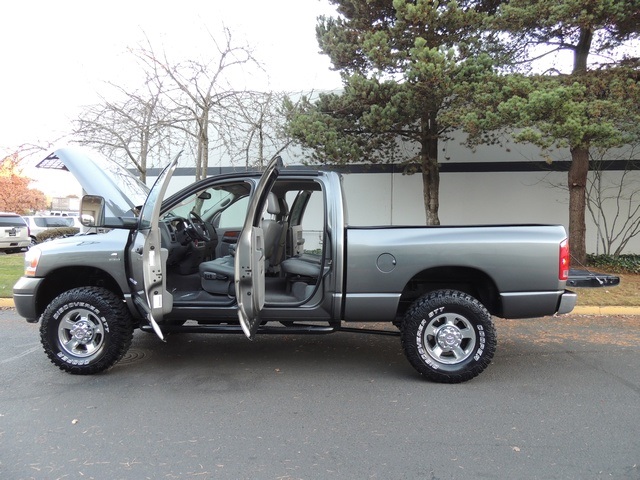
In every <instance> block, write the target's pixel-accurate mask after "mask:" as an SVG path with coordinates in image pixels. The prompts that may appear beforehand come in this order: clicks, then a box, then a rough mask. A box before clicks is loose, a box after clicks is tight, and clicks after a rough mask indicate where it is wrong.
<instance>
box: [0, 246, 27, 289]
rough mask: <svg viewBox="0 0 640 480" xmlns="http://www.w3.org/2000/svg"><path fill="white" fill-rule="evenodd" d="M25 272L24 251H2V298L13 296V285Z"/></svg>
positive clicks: (0, 255) (0, 259)
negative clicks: (8, 252) (6, 252)
mask: <svg viewBox="0 0 640 480" xmlns="http://www.w3.org/2000/svg"><path fill="white" fill-rule="evenodd" d="M22 272H24V253H11V254H4V253H0V298H10V297H11V296H12V293H13V292H12V290H13V285H14V284H15V283H16V282H17V281H18V279H19V278H20V277H21V276H22Z"/></svg>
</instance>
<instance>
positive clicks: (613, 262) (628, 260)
mask: <svg viewBox="0 0 640 480" xmlns="http://www.w3.org/2000/svg"><path fill="white" fill-rule="evenodd" d="M587 266H589V267H591V268H593V269H601V270H603V271H604V272H603V273H606V272H610V273H636V274H637V273H640V255H632V254H629V255H618V256H617V257H614V256H613V255H587Z"/></svg>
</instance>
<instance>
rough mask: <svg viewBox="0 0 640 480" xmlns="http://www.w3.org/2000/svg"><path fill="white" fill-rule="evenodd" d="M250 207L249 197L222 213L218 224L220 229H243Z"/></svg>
mask: <svg viewBox="0 0 640 480" xmlns="http://www.w3.org/2000/svg"><path fill="white" fill-rule="evenodd" d="M248 206H249V197H248V196H247V197H242V198H240V199H239V200H238V201H237V202H235V203H234V204H232V205H230V206H229V207H228V208H226V209H225V210H223V211H222V212H221V213H220V217H219V219H218V222H217V224H218V225H217V226H218V228H221V229H224V230H229V229H238V230H239V229H241V228H242V226H243V225H244V218H245V216H246V215H247V207H248Z"/></svg>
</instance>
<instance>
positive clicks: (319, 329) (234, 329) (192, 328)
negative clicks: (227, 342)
mask: <svg viewBox="0 0 640 480" xmlns="http://www.w3.org/2000/svg"><path fill="white" fill-rule="evenodd" d="M160 329H161V330H162V333H232V334H242V333H244V332H243V331H242V328H241V327H240V325H160ZM140 330H142V331H143V332H153V331H154V330H153V328H152V327H151V326H150V325H142V326H141V327H140ZM336 332H346V333H365V334H370V335H389V336H394V337H397V336H399V335H400V332H399V331H398V332H394V331H390V330H375V329H369V328H350V327H330V326H321V325H304V324H299V325H289V326H286V327H269V326H262V327H259V328H258V332H257V333H260V334H267V335H324V334H327V333H336Z"/></svg>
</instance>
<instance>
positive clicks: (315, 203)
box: [287, 185, 325, 256]
mask: <svg viewBox="0 0 640 480" xmlns="http://www.w3.org/2000/svg"><path fill="white" fill-rule="evenodd" d="M313 187H316V188H317V186H316V185H314V186H313ZM287 202H289V204H290V205H292V207H291V215H290V225H289V226H290V245H291V247H290V248H289V249H288V252H289V254H290V255H293V256H295V255H302V254H304V253H307V254H316V255H320V254H321V253H322V248H323V243H324V223H325V211H324V192H323V191H322V190H318V189H313V190H312V189H309V190H300V191H289V192H287Z"/></svg>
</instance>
